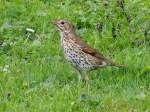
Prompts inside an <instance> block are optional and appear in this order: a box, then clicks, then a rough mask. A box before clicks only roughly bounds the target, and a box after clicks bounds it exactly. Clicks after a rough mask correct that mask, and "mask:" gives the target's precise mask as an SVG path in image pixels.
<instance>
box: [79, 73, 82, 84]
mask: <svg viewBox="0 0 150 112" xmlns="http://www.w3.org/2000/svg"><path fill="white" fill-rule="evenodd" d="M81 80H82V77H81V71H79V70H78V83H80V82H81Z"/></svg>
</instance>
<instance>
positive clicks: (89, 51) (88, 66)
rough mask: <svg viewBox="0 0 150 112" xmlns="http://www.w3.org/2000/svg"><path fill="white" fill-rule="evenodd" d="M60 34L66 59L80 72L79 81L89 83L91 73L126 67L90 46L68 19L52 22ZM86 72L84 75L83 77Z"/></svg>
mask: <svg viewBox="0 0 150 112" xmlns="http://www.w3.org/2000/svg"><path fill="white" fill-rule="evenodd" d="M50 22H51V23H52V24H53V25H54V26H56V28H57V31H59V33H60V38H61V39H60V41H61V42H60V43H61V47H62V49H63V52H64V57H65V59H66V60H67V61H68V62H69V63H70V64H71V65H72V66H73V67H75V68H76V69H77V70H78V77H79V80H85V81H86V82H88V81H89V77H88V73H89V71H92V70H95V69H98V68H102V67H106V66H115V67H125V65H121V64H116V63H114V62H113V61H111V60H110V59H108V58H106V57H105V56H104V55H103V54H102V53H100V52H99V51H98V50H97V49H95V48H92V47H91V46H90V45H88V44H87V43H86V42H85V41H84V40H83V39H82V38H81V37H80V36H79V35H78V34H77V33H76V29H75V27H74V25H73V24H72V23H71V22H70V21H69V20H67V19H58V20H54V21H50ZM83 72H84V75H83Z"/></svg>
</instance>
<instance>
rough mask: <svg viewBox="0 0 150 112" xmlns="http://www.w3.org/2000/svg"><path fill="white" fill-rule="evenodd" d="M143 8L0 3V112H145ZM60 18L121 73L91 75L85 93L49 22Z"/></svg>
mask: <svg viewBox="0 0 150 112" xmlns="http://www.w3.org/2000/svg"><path fill="white" fill-rule="evenodd" d="M123 1H124V2H123ZM149 6H150V4H149V1H148V0H134V1H131V0H111V1H109V0H101V1H100V0H93V1H88V0H79V1H76V0H66V1H64V2H62V0H49V1H48V0H31V1H30V0H12V1H11V0H1V1H0V111H1V112H20V111H22V112H43V111H45V112H150V59H149V58H150V39H149V37H150V31H149V29H150V28H149V26H150V23H149V20H150V17H149V15H148V11H149ZM60 18H65V19H68V20H70V21H71V22H72V23H73V24H74V26H75V28H76V29H77V30H76V31H77V33H78V34H79V35H80V36H81V37H82V39H83V40H85V41H86V42H87V43H88V44H90V45H91V46H92V47H93V48H96V49H98V50H99V51H101V52H102V53H103V54H104V55H105V56H106V57H108V58H110V59H112V60H113V61H115V62H116V63H119V64H125V65H127V67H126V68H115V67H106V68H102V69H98V70H95V71H92V72H90V73H89V75H90V88H89V91H87V88H86V86H85V84H84V83H82V82H81V83H78V80H77V71H76V70H75V69H74V68H72V67H71V66H70V64H69V63H68V62H67V61H65V60H64V57H63V51H62V49H61V46H60V37H59V34H58V32H57V31H56V28H55V27H54V26H52V25H51V24H50V23H49V21H52V20H55V19H60ZM30 30H31V31H30ZM32 30H33V31H32Z"/></svg>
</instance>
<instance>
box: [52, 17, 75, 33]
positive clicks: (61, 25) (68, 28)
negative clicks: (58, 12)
mask: <svg viewBox="0 0 150 112" xmlns="http://www.w3.org/2000/svg"><path fill="white" fill-rule="evenodd" d="M51 23H52V24H53V25H55V26H56V27H57V28H58V30H59V31H60V32H74V26H73V25H72V24H71V23H70V22H69V21H68V20H65V19H60V20H55V21H52V22H51Z"/></svg>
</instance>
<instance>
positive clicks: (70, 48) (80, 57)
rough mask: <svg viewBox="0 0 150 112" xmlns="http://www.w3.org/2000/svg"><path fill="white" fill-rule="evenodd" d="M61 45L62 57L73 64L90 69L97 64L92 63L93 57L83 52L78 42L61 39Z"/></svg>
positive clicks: (79, 67)
mask: <svg viewBox="0 0 150 112" xmlns="http://www.w3.org/2000/svg"><path fill="white" fill-rule="evenodd" d="M62 45H63V46H62V47H63V49H64V57H65V58H66V60H68V61H69V62H70V63H71V64H72V65H73V66H75V67H77V68H78V69H83V70H91V69H94V68H96V67H98V65H96V64H94V63H93V60H95V59H94V58H93V57H92V56H90V55H87V54H85V53H84V52H83V51H82V50H81V47H80V46H79V45H78V44H75V43H73V42H72V41H69V40H65V39H63V41H62Z"/></svg>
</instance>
